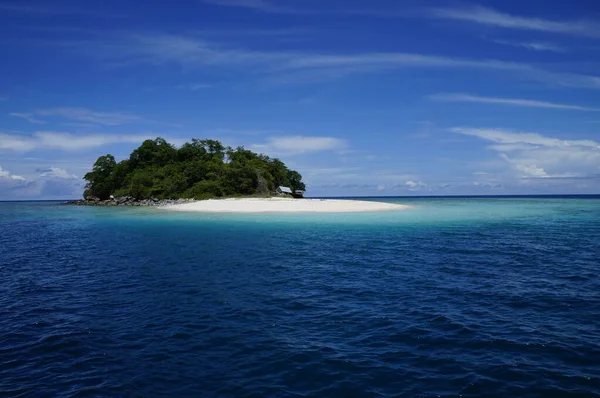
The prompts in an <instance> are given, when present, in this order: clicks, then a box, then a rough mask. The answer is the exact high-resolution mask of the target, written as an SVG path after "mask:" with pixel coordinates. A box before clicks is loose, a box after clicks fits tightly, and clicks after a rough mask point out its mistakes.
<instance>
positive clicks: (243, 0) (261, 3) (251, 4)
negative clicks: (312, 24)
mask: <svg viewBox="0 0 600 398" xmlns="http://www.w3.org/2000/svg"><path fill="white" fill-rule="evenodd" d="M277 1H278V2H279V3H280V4H281V0H277ZM204 2H205V3H207V4H213V5H217V6H223V7H241V8H248V9H251V10H256V11H262V12H267V13H273V14H312V13H313V12H312V11H311V10H309V9H304V10H301V9H296V8H290V7H282V6H281V5H276V4H275V2H272V3H271V2H269V1H265V0H204Z"/></svg>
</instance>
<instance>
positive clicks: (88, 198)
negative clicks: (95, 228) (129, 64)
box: [69, 137, 407, 212]
mask: <svg viewBox="0 0 600 398" xmlns="http://www.w3.org/2000/svg"><path fill="white" fill-rule="evenodd" d="M84 180H85V181H86V182H87V184H86V189H85V191H84V193H83V197H84V199H83V200H78V201H75V202H69V204H75V205H89V206H160V207H161V208H166V209H169V210H175V211H195V212H356V211H379V210H397V209H401V208H406V207H407V206H402V205H397V204H391V203H381V202H373V201H358V200H332V199H326V200H317V199H304V200H298V198H302V197H303V194H304V191H305V189H306V186H305V184H304V182H303V181H302V175H301V174H300V173H299V172H297V171H296V170H291V169H289V168H288V167H287V166H286V165H285V163H283V162H282V161H281V160H280V159H278V158H270V157H269V156H267V155H264V154H258V153H255V152H253V151H250V150H248V149H245V148H244V147H237V148H235V149H234V148H231V147H228V146H224V145H223V144H222V143H221V142H219V141H217V140H212V139H203V140H200V139H193V140H191V142H187V143H185V144H184V145H182V146H181V147H180V148H177V147H175V146H174V145H171V144H169V143H168V142H167V141H166V140H165V139H163V138H160V137H158V138H156V139H154V140H146V141H144V142H143V143H142V144H141V145H140V146H139V147H138V148H137V149H135V150H134V151H133V152H132V153H131V155H130V156H129V158H128V159H125V160H122V161H120V162H118V163H117V161H116V160H115V157H114V156H113V155H110V154H107V155H103V156H100V157H99V158H98V159H97V160H96V162H95V163H94V166H93V168H92V171H90V172H89V173H87V174H86V175H85V176H84Z"/></svg>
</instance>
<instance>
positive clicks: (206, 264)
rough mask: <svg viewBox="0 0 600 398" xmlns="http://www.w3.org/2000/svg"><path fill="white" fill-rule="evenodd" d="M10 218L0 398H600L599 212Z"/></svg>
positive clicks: (541, 202)
mask: <svg viewBox="0 0 600 398" xmlns="http://www.w3.org/2000/svg"><path fill="white" fill-rule="evenodd" d="M368 200H378V201H386V202H392V203H401V204H408V205H411V206H413V208H411V209H409V210H404V211H394V212H379V213H355V214H245V215H235V214H190V213H170V212H167V211H165V210H161V209H156V208H94V207H76V206H64V205H60V204H58V203H56V202H4V203H0V396H7V397H84V396H89V397H104V396H107V397H108V396H111V397H460V396H462V397H571V396H573V397H600V276H599V272H600V196H589V197H577V196H571V197H496V198H467V197H465V198H372V199H368Z"/></svg>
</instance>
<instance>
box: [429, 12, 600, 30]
mask: <svg viewBox="0 0 600 398" xmlns="http://www.w3.org/2000/svg"><path fill="white" fill-rule="evenodd" d="M428 14H429V15H430V16H432V17H434V18H439V19H452V20H457V21H466V22H473V23H477V24H480V25H488V26H495V27H500V28H506V29H517V30H532V31H539V32H550V33H563V34H569V35H576V36H586V37H600V23H598V22H595V21H586V20H579V21H555V20H549V19H543V18H538V17H526V16H518V15H511V14H507V13H504V12H501V11H498V10H495V9H493V8H488V7H483V6H470V7H461V8H431V9H429V10H428Z"/></svg>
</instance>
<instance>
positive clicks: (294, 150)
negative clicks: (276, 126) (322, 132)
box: [252, 135, 347, 154]
mask: <svg viewBox="0 0 600 398" xmlns="http://www.w3.org/2000/svg"><path fill="white" fill-rule="evenodd" d="M252 148H253V149H255V150H258V151H262V152H266V153H276V154H301V153H310V152H322V151H341V150H344V149H346V148H347V143H346V141H344V140H342V139H339V138H334V137H307V136H300V135H298V136H281V137H271V138H269V139H268V141H267V143H265V144H256V145H253V146H252Z"/></svg>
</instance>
